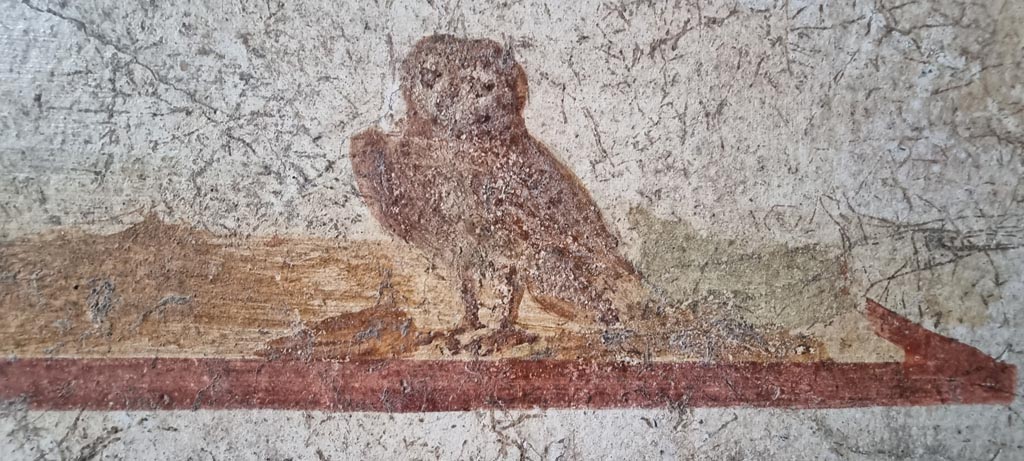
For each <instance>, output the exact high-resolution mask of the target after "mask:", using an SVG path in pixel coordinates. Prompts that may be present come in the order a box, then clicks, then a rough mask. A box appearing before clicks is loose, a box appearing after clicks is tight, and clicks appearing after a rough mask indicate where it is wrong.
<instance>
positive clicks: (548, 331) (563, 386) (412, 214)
mask: <svg viewBox="0 0 1024 461" xmlns="http://www.w3.org/2000/svg"><path fill="white" fill-rule="evenodd" d="M528 74H529V72H528V71H527V70H526V69H524V68H523V66H521V65H520V64H519V63H517V61H516V58H515V55H514V53H513V50H511V49H510V48H508V47H505V46H503V45H501V44H499V43H497V42H495V41H493V40H489V39H467V38H459V37H456V36H452V35H435V36H428V37H426V38H423V39H421V40H419V41H418V42H417V43H416V44H415V45H413V46H412V47H411V50H410V52H409V53H408V55H407V56H406V57H405V58H404V61H403V62H402V64H401V70H400V75H401V79H400V85H401V86H400V91H401V95H402V97H403V98H404V101H405V105H406V113H405V116H404V118H402V119H399V120H397V121H395V122H394V123H393V126H392V127H391V128H390V129H389V130H383V129H379V128H376V127H373V128H368V129H366V130H365V131H362V132H360V133H358V134H356V135H355V136H354V137H352V138H351V142H350V144H349V149H348V152H347V153H340V152H339V153H338V154H337V155H338V156H339V157H340V158H345V157H347V158H348V160H349V161H350V162H351V166H352V171H353V173H354V185H355V187H356V188H357V189H358V192H359V197H360V199H361V200H362V201H363V203H364V204H365V205H366V206H367V208H368V209H369V211H370V214H371V215H372V216H373V218H374V219H375V220H376V221H377V222H378V224H379V225H381V227H382V228H383V229H385V230H386V232H387V233H388V234H389V235H390V236H391V237H392V238H391V240H389V241H361V240H357V239H329V238H323V237H312V236H302V235H283V236H276V235H275V236H272V237H259V236H240V235H218V234H216V233H214V232H210V231H208V230H204V229H199V228H197V227H196V226H194V225H191V224H190V223H188V222H168V221H165V220H163V219H161V218H160V217H159V216H157V215H156V214H155V213H147V212H139V213H137V220H136V222H135V223H134V224H132V225H131V226H129V227H127V228H125V229H123V230H120V231H118V232H113V233H106V234H97V233H90V232H87V231H83V230H81V229H76V228H74V227H62V228H60V229H59V230H54V231H50V232H45V233H41V234H39V235H28V236H21V237H19V238H16V239H11V240H9V241H7V242H4V243H3V244H2V246H0V266H2V268H3V273H2V276H3V279H2V284H0V319H2V322H0V331H2V340H0V351H3V352H4V353H5V354H6V355H7V356H9V357H11V358H10V359H8V360H7V361H5V362H3V364H2V365H0V395H2V396H3V397H4V398H19V397H21V398H26V399H28V401H29V403H30V404H36V405H39V406H40V407H53V408H75V407H89V408H104V407H106V408H135V407H140V408H201V407H204V406H206V407H210V408H236V407H237V408H252V407H273V408H313V409H355V410H361V409H364V410H380V411H420V410H462V409H472V408H481V407H530V406H535V405H541V406H552V407H563V406H568V407H588V406H592V407H609V406H626V407H628V406H644V407H648V406H669V405H679V404H689V405H710V406H715V405H753V406H791V407H830V406H836V407H843V406H870V405H919V404H940V403H997V402H1006V401H1009V400H1010V399H1012V395H1013V394H1012V393H1013V388H1014V386H1015V385H1016V369H1015V368H1014V367H1012V366H1009V365H1006V364H1003V363H1001V362H998V361H997V360H995V359H993V358H991V357H988V356H986V355H985V354H983V353H981V352H980V351H978V350H976V349H973V348H971V347H970V346H967V345H964V344H961V343H958V342H956V341H954V340H952V339H948V338H945V337H942V336H939V335H937V334H935V333H932V332H930V331H928V330H926V329H925V328H923V327H922V326H919V325H916V324H914V323H913V322H910V321H908V320H906V319H904V318H902V317H900V316H898V315H896V314H895V313H893V312H891V311H889V310H888V309H886V308H885V307H883V306H882V305H880V304H878V303H875V302H874V301H871V300H867V299H865V298H864V296H863V295H862V294H860V292H854V291H852V290H851V284H852V282H851V281H850V274H849V267H848V263H847V260H846V256H845V255H844V251H842V250H843V249H842V248H840V246H839V245H837V246H836V247H829V246H824V245H803V246H793V245H775V246H772V245H761V246H758V247H756V248H749V247H745V246H744V245H743V244H742V242H737V241H735V240H731V239H719V238H716V237H715V236H713V235H701V234H700V233H698V232H696V231H695V230H693V229H692V228H690V227H689V226H688V224H687V223H686V222H685V221H684V220H666V219H662V218H657V217H656V216H654V215H653V214H652V213H651V212H650V210H646V209H644V208H642V207H634V208H633V209H631V210H630V212H629V225H630V226H632V227H633V228H634V229H635V234H634V235H637V236H638V237H639V240H640V241H639V242H635V244H636V246H637V247H638V248H639V253H638V255H639V256H638V258H637V260H636V261H634V260H631V259H630V258H629V257H627V256H626V255H625V252H624V251H623V249H622V247H623V242H622V241H621V238H620V236H619V235H618V232H617V230H616V228H615V227H614V226H612V225H610V224H609V222H608V221H607V220H606V218H605V216H604V215H603V213H602V210H601V208H600V207H599V206H598V204H597V203H596V202H595V200H594V199H593V198H592V197H591V194H590V193H589V192H588V189H587V187H586V185H585V184H584V182H583V181H581V179H580V178H578V177H577V176H576V174H574V172H573V171H572V170H571V169H570V168H569V167H568V166H566V164H565V163H563V161H562V160H560V154H559V153H557V152H554V151H552V149H550V148H548V147H547V146H546V145H545V144H544V142H543V140H542V139H538V138H537V137H535V136H534V135H533V134H531V132H530V130H529V129H528V127H527V124H526V122H525V120H524V117H523V110H524V107H525V106H526V104H527V103H528V101H529V91H528ZM43 381H45V382H46V383H47V385H46V386H39V385H37V384H39V383H40V382H43ZM55 383H56V384H60V385H56V386H55V385H54V384H55ZM76 383H85V384H76ZM176 383H177V384H176ZM76 386H77V387H76Z"/></svg>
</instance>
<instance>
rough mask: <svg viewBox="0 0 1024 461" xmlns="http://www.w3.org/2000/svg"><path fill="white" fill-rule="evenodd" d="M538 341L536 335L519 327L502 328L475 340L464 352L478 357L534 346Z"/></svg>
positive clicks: (466, 346)
mask: <svg viewBox="0 0 1024 461" xmlns="http://www.w3.org/2000/svg"><path fill="white" fill-rule="evenodd" d="M538 339H540V337H539V336H537V335H536V334H534V333H530V332H529V331H526V330H524V329H522V328H518V327H512V326H509V327H502V328H499V329H497V330H495V331H494V332H493V333H491V334H488V335H486V336H482V337H480V338H477V339H474V340H473V341H471V342H470V343H469V344H466V345H465V346H463V348H462V349H463V350H465V351H467V352H472V353H474V354H476V355H491V354H493V353H495V352H498V351H500V350H502V349H509V348H513V347H516V346H519V345H523V344H533V343H534V342H536V341H537V340H538Z"/></svg>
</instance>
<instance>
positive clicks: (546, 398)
mask: <svg viewBox="0 0 1024 461" xmlns="http://www.w3.org/2000/svg"><path fill="white" fill-rule="evenodd" d="M868 314H869V316H870V317H872V319H873V320H874V321H875V323H876V327H877V328H878V331H879V334H881V335H882V336H883V337H886V338H888V339H890V340H892V341H894V342H896V343H897V344H899V345H901V346H903V347H904V349H905V350H906V351H907V360H906V361H905V362H903V363H856V364H854V363H834V362H813V363H733V364H728V363H727V364H700V363H656V364H647V365H628V364H622V363H592V362H572V361H553V360H536V361H534V360H502V361H479V362H462V361H425V360H373V361H353V362H330V361H313V362H303V361H267V360H264V359H219V358H203V359H177V358H176V359H71V358H61V359H22V360H7V361H3V362H0V399H5V400H10V399H24V400H25V401H26V402H27V404H28V405H29V407H30V408H35V409H89V410H132V409H147V410H148V409H167V410H170V409H178V410H180V409H199V408H203V409H229V408H275V409H305V410H333V411H393V412H409V411H450V410H472V409H480V408H532V407H540V408H622V407H663V406H673V405H681V406H688V407H720V406H754V407H787V408H837V407H858V406H904V405H938V404H1006V403H1009V402H1011V401H1012V400H1013V397H1014V386H1015V383H1016V368H1015V367H1013V366H1011V365H1007V364H1005V363H1001V362H997V361H995V360H993V359H992V358H990V357H988V356H985V355H984V354H982V353H981V352H980V351H978V350H977V349H974V348H971V347H969V346H966V345H963V344H961V343H958V342H956V341H954V340H951V339H949V338H945V337H942V336H939V335H936V334H934V333H931V332H928V331H927V330H924V329H922V328H921V327H919V326H917V325H915V324H913V323H911V322H909V321H907V320H906V319H903V318H901V317H899V316H897V315H896V314H893V313H892V312H890V311H888V310H887V309H885V308H884V307H882V306H880V305H877V304H875V303H869V305H868Z"/></svg>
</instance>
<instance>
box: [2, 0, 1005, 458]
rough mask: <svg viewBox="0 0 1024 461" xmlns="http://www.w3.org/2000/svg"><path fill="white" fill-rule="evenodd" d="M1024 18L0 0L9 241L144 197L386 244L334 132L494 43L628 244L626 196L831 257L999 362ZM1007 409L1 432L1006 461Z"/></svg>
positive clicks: (6, 434)
mask: <svg viewBox="0 0 1024 461" xmlns="http://www.w3.org/2000/svg"><path fill="white" fill-rule="evenodd" d="M1022 19H1024V2H1020V1H1014V0H1006V1H997V2H988V3H985V4H970V3H961V2H948V1H939V2H909V3H903V2H884V1H879V2H842V3H841V4H840V3H838V2H837V3H836V4H819V3H806V2H772V1H746V2H710V3H706V2H699V3H694V2H680V3H679V4H670V3H661V2H638V3H626V2H622V3H615V2H608V3H598V2H549V3H548V4H545V3H526V2H523V3H514V2H508V3H500V4H494V5H482V4H463V3H460V2H440V1H435V2H380V3H369V2H367V3H365V4H363V3H355V2H353V3H343V2H295V3H291V2H282V3H276V2H273V1H269V2H208V3H201V4H192V3H184V2H175V3H172V4H167V5H157V4H151V3H146V2H69V3H66V4H62V3H60V2H53V3H46V2H41V1H40V2H25V3H19V2H13V1H6V2H3V3H0V214H2V217H0V238H3V239H14V238H18V237H22V236H28V235H33V234H37V233H39V232H45V231H48V230H51V229H54V228H58V227H59V226H76V227H85V228H87V229H90V230H93V231H96V232H111V231H114V230H119V229H122V228H123V227H125V226H127V225H129V224H131V223H133V222H137V221H138V220H139V219H141V216H142V213H144V212H146V211H155V212H156V213H158V214H159V215H160V216H161V217H162V218H164V219H166V220H170V221H180V222H187V223H192V224H193V225H196V226H197V227H200V228H205V229H208V230H210V231H212V232H215V233H220V234H225V235H227V234H234V235H274V234H294V235H309V236H317V237H328V238H339V239H387V238H388V237H387V236H386V234H385V233H384V232H383V231H382V230H381V229H380V228H379V227H378V225H377V224H376V223H375V222H373V220H372V219H370V217H369V215H368V213H367V211H366V209H365V208H364V206H363V205H362V203H361V201H360V200H358V198H357V197H356V195H355V193H354V189H353V182H352V177H351V171H350V168H349V164H348V161H347V157H346V155H347V150H348V146H347V143H348V138H349V137H350V136H351V135H352V134H354V133H356V132H359V131H361V130H363V129H365V128H367V127H370V126H373V125H380V126H383V127H388V126H389V125H390V124H391V123H393V122H394V121H395V120H396V119H397V118H398V117H400V116H401V114H402V110H403V108H402V103H401V98H400V97H399V95H398V93H397V91H398V84H397V76H396V72H397V66H398V63H399V62H400V60H401V57H402V56H403V55H404V54H405V52H406V50H407V49H408V48H409V46H410V45H411V44H412V43H413V42H415V40H416V39H418V38H419V37H422V36H424V35H428V34H431V33H435V32H447V33H454V34H459V35H466V36H471V37H489V38H492V39H495V40H498V41H501V42H503V43H506V44H508V46H511V47H513V48H514V49H515V52H516V57H517V59H518V60H519V62H520V63H522V65H523V67H524V68H525V69H526V71H527V74H528V77H529V81H530V90H531V96H530V102H529V104H528V106H527V109H526V113H525V117H526V121H527V124H528V126H529V127H530V130H531V132H532V133H534V135H535V136H536V137H538V138H539V139H541V140H543V141H544V142H545V143H546V144H547V145H548V146H549V147H551V149H552V151H554V152H555V153H556V154H557V155H559V156H560V157H561V158H562V159H563V160H564V161H565V162H566V163H567V164H568V165H569V166H570V167H571V168H572V169H573V171H575V173H576V174H577V175H578V176H579V177H580V178H581V179H582V180H583V182H584V183H585V184H586V185H587V187H588V188H589V190H590V191H591V193H592V194H593V195H594V197H595V199H596V201H597V202H598V204H599V205H600V206H601V207H602V209H603V210H604V212H605V215H606V217H607V218H608V219H609V221H611V222H612V224H613V225H614V226H615V228H616V230H617V232H619V233H620V234H621V235H622V237H623V240H624V242H625V244H626V245H627V247H629V248H628V250H629V252H630V256H631V257H633V258H634V259H638V260H640V262H641V263H643V260H642V259H643V258H644V250H643V245H642V242H645V241H647V240H645V238H649V237H650V236H649V235H648V234H647V233H645V232H646V231H647V229H646V228H645V227H643V226H637V225H636V220H632V221H631V219H630V217H631V216H632V215H634V214H635V211H634V210H636V209H643V210H645V211H646V212H649V213H650V214H651V215H652V216H655V217H657V218H659V219H667V220H680V221H683V222H685V223H686V225H687V226H689V227H692V229H693V231H694V232H696V233H698V234H699V235H701V236H703V237H705V238H718V239H734V240H736V241H737V242H738V244H739V245H741V246H745V247H747V248H750V249H753V250H756V249H758V248H765V247H768V246H772V245H780V244H781V245H806V244H817V245H823V246H828V247H830V248H836V249H837V251H839V252H841V253H842V254H843V255H844V256H845V257H847V258H848V261H849V264H850V274H851V277H853V279H854V280H855V281H856V286H857V288H858V289H859V290H860V291H861V292H862V293H863V294H864V295H868V296H871V297H874V298H876V299H879V300H880V301H882V302H884V303H886V304H887V305H888V306H890V307H891V308H893V309H895V310H897V311H898V312H900V313H901V314H903V315H906V316H908V317H909V318H911V319H913V320H915V321H919V322H921V323H922V324H923V325H925V326H926V327H928V328H931V329H934V330H936V331H938V332H940V333H942V334H945V335H949V336H952V337H954V338H957V339H958V340H961V341H964V342H966V343H968V344H971V345H973V346H976V347H979V348H980V349H982V350H983V351H984V352H986V353H988V354H989V355H992V356H994V357H997V358H1000V359H1001V360H1005V361H1008V362H1010V363H1013V364H1016V365H1018V366H1020V365H1021V364H1022V363H1024V358H1022V357H1024V355H1022V352H1021V345H1020V344H1019V342H1020V340H1019V339H1018V338H1019V337H1020V336H1021V334H1022V333H1024V313H1022V309H1021V306H1022V305H1024V299H1022V297H1024V277H1021V276H1020V274H1021V272H1022V269H1024V250H1022V249H1021V246H1022V245H1024V186H1022V182H1021V178H1022V177H1024V151H1022V150H1024V144H1022V143H1024V128H1022V126H1021V124H1022V121H1024V115H1022V114H1024V112H1022V110H1024V87H1022V86H1021V83H1020V81H1021V79H1020V75H1022V74H1024V73H1022V66H1024V64H1022V61H1021V55H1022V53H1021V51H1022V48H1024V37H1022V35H1021V34H1022V32H1021V29H1020V27H1019V24H1020V23H1021V20H1022ZM765 315H768V314H767V313H766V314H765ZM773 315H775V314H774V313H773ZM1018 386H1019V385H1018ZM1018 389H1020V388H1019V387H1018ZM1021 411H1022V410H1021V409H1020V404H1019V400H1018V401H1016V402H1015V403H1014V404H1013V405H1011V406H1009V407H948V408H932V409H922V408H916V409H855V410H841V411H776V410H773V411H762V410H686V409H680V410H675V411H640V410H636V411H598V412H591V411H579V412H571V411H548V412H544V411H537V412H526V413H519V412H514V413H508V414H505V413H497V414H495V413H489V412H479V413H466V414H428V415H375V414H366V415H341V414H338V415H322V414H303V413H285V412H266V411H257V412H224V413H213V412H196V413H109V414H105V413H83V414H77V413H38V412H25V411H23V410H21V409H20V407H19V406H18V404H16V403H15V404H12V405H9V406H8V407H7V408H6V409H5V411H4V413H3V419H2V421H0V425H2V426H3V427H2V428H0V434H3V439H2V442H0V443H2V444H3V445H2V446H0V451H3V452H8V451H10V452H12V453H14V454H15V457H16V458H35V457H36V456H38V455H41V454H42V455H44V457H51V458H60V457H75V456H78V455H80V454H85V455H88V454H90V451H91V450H95V454H96V456H100V455H103V456H107V457H111V458H118V457H123V458H135V457H137V456H138V455H139V454H149V455H154V456H155V455H161V454H165V455H167V457H171V458H177V457H187V456H192V457H194V458H197V459H205V458H208V457H210V456H211V455H212V456H214V457H216V458H217V459H225V458H234V457H241V458H248V457H257V458H260V457H268V458H288V457H294V458H297V459H298V458H312V459H315V458H316V457H317V451H316V450H317V449H320V450H321V452H322V453H323V454H324V455H325V456H326V457H329V458H340V457H342V456H341V454H342V453H343V451H344V450H348V453H350V454H351V453H353V452H355V453H356V454H362V455H366V456H371V457H383V456H387V455H388V454H391V453H393V454H411V455H413V456H418V457H423V458H434V457H441V458H453V457H473V458H493V457H495V456H499V457H511V458H517V457H520V455H522V456H525V457H528V458H540V457H548V458H557V457H558V456H559V454H565V455H566V458H568V459H572V457H574V456H579V457H585V458H593V457H613V458H618V457H624V456H626V455H629V454H634V453H642V454H646V455H647V456H646V457H658V456H665V457H669V458H675V457H690V456H693V457H698V458H703V457H706V458H710V459H719V458H721V457H723V456H727V455H736V456H738V457H749V456H755V455H776V456H778V457H783V458H786V457H789V458H805V457H818V456H820V457H832V458H838V459H844V458H848V459H863V458H866V459H874V458H890V457H918V458H922V459H935V458H942V457H946V458H950V459H992V458H993V457H996V458H997V459H1013V458H1015V457H1021V456H1024V448H1022V445H1024V436H1022V434H1024V430H1022V427H1024V418H1022V416H1021V414H1022V413H1021ZM702 421H703V422H702ZM730 421H731V422H730ZM215 445H219V446H215ZM204 450H208V451H209V453H207V451H204Z"/></svg>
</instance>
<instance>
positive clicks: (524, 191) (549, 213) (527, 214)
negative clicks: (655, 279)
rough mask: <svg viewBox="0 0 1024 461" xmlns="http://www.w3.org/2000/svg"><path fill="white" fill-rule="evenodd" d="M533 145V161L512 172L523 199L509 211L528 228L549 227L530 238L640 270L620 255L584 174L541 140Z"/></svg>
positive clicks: (586, 257)
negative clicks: (575, 172)
mask: <svg viewBox="0 0 1024 461" xmlns="http://www.w3.org/2000/svg"><path fill="white" fill-rule="evenodd" d="M527 148H528V149H530V150H531V152H530V155H527V156H526V158H527V159H529V161H528V162H526V163H523V164H520V165H519V167H518V168H519V169H520V171H519V172H517V174H513V175H511V176H513V177H514V178H516V182H517V184H516V185H515V186H514V188H515V192H514V193H513V196H515V197H517V198H518V200H515V202H518V203H514V204H510V205H512V206H514V207H516V208H518V210H509V211H510V212H511V213H514V214H516V215H518V217H519V219H521V220H523V221H529V224H528V225H527V226H526V227H527V228H532V229H541V230H542V231H543V235H539V236H531V237H530V238H531V239H543V240H547V242H534V244H539V245H541V246H550V247H552V248H553V249H558V250H562V251H569V252H571V253H576V254H577V255H578V256H580V257H581V258H582V259H586V260H591V258H593V259H596V260H599V261H600V262H602V263H603V264H608V265H612V266H615V267H616V268H617V269H620V270H622V271H625V272H628V273H632V272H634V271H635V269H633V266H632V264H631V263H629V262H628V261H627V260H626V259H625V258H623V257H622V256H621V255H620V254H619V252H618V244H619V241H618V238H617V237H616V236H615V234H613V233H612V232H611V230H610V229H609V227H608V225H607V224H606V223H605V221H604V218H603V217H602V215H601V211H600V209H599V208H598V206H597V203H596V202H595V201H594V199H593V198H592V197H591V196H590V193H589V192H588V191H587V189H586V187H585V186H584V185H583V183H582V182H581V181H580V180H579V178H578V177H576V175H575V174H573V172H572V171H571V170H569V168H568V167H566V166H565V165H564V164H563V163H562V162H561V161H559V160H558V159H557V158H556V157H555V156H554V155H553V154H552V153H551V152H550V151H549V150H548V149H547V148H546V147H545V146H544V145H543V144H541V143H540V142H538V141H535V140H531V142H530V143H529V146H528V147H527ZM595 262H596V261H595Z"/></svg>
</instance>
